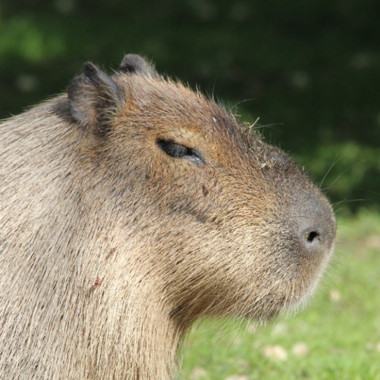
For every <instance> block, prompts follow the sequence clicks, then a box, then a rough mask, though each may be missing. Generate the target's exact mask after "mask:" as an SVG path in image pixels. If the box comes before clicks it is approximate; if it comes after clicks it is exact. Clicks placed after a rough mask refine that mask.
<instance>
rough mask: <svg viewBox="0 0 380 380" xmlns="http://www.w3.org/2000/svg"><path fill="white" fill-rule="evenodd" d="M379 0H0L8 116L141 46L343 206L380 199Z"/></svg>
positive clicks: (0, 108) (342, 209) (0, 97)
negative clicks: (249, 125)
mask: <svg viewBox="0 0 380 380" xmlns="http://www.w3.org/2000/svg"><path fill="white" fill-rule="evenodd" d="M379 10H380V9H379V2H378V1H377V0H366V1H358V0H338V1H328V0H310V1H295V0H293V1H282V0H268V1H258V0H238V1H223V0H220V1H216V0H184V1H178V0H165V1H153V0H148V1H137V0H129V1H122V0H91V1H90V0H84V1H79V0H53V1H43V0H38V1H37V0H12V1H11V0H1V2H0V89H1V91H0V118H4V117H8V116H9V115H10V114H16V113H19V112H21V111H22V110H23V109H24V108H25V107H26V106H29V105H31V104H34V103H37V102H40V101H41V100H43V99H45V98H46V97H48V96H51V95H53V94H55V93H58V92H61V91H63V90H65V88H66V86H67V85H68V83H69V81H70V79H71V78H72V77H73V76H74V75H75V74H77V73H78V72H79V71H80V70H81V68H82V65H83V62H85V61H87V60H92V61H94V62H96V63H98V64H101V65H102V66H103V67H105V68H117V66H118V64H119V62H120V61H121V58H122V56H123V54H124V53H129V52H135V53H139V54H142V55H144V56H146V57H148V58H149V59H151V60H152V61H153V62H155V63H156V65H157V68H158V70H159V71H160V72H161V73H166V74H169V75H171V76H174V77H178V78H180V79H181V80H183V81H185V82H188V83H190V84H191V85H192V86H194V85H195V84H198V85H200V88H201V89H202V90H203V91H204V92H206V93H207V94H215V96H216V97H217V98H218V99H223V101H224V102H225V104H226V105H227V107H228V108H231V109H232V110H233V111H234V112H235V113H237V114H240V115H242V118H243V119H244V120H246V121H252V122H253V121H255V120H256V119H257V118H258V117H260V119H259V123H258V125H260V126H262V127H263V128H262V130H263V133H264V135H265V136H266V139H267V140H268V141H269V142H271V143H274V144H277V145H280V146H281V147H282V148H283V149H285V150H286V151H288V152H290V153H291V155H293V156H295V157H296V158H297V159H298V161H299V162H300V164H301V165H304V166H305V167H306V168H307V170H309V172H310V173H311V175H312V176H313V177H314V179H315V180H316V182H317V183H320V182H321V181H322V180H323V185H322V187H323V188H326V190H327V193H328V195H329V197H330V198H331V199H332V200H333V201H334V202H337V204H338V206H339V207H337V211H338V213H342V214H343V215H346V214H347V213H350V212H352V211H355V210H357V209H358V208H361V207H370V208H375V209H378V208H379V207H380V206H379V199H380V144H379V143H380V91H379V88H380V52H379V47H380V22H379V18H378V14H379V13H378V11H379Z"/></svg>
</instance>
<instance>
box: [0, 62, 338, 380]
mask: <svg viewBox="0 0 380 380" xmlns="http://www.w3.org/2000/svg"><path fill="white" fill-rule="evenodd" d="M162 142H164V143H165V144H166V145H165V144H164V143H162ZM160 144H161V145H160ZM167 144H169V145H170V147H171V148H170V149H171V150H167V151H165V149H166V148H165V147H166V146H167ZM183 147H185V148H186V149H187V150H183V149H185V148H183ZM176 149H179V152H182V151H186V152H187V153H186V154H183V155H182V156H180V157H179V156H175V155H174V156H173V154H172V153H173V152H176ZM181 149H182V150H181ZM172 151H173V152H172ZM176 154H177V153H176ZM0 178H1V181H0V201H1V206H0V378H2V379H65V380H68V379H76V380H77V379H92V380H94V379H155V380H157V379H168V378H170V377H171V376H172V375H173V373H174V371H175V368H176V351H177V348H178V346H179V344H180V342H181V340H182V339H183V337H184V335H185V333H186V331H187V330H188V329H189V327H190V326H191V325H192V324H193V322H194V321H195V320H196V319H197V318H198V317H200V316H243V317H248V318H255V319H258V320H265V319H268V318H272V317H274V316H276V315H277V314H278V313H279V312H280V311H281V310H287V309H290V308H293V307H295V306H296V305H298V304H300V303H302V302H304V301H305V300H306V299H308V297H309V296H310V295H311V294H312V292H313V290H314V289H315V287H316V284H317V282H318V279H319V277H320V276H321V274H322V272H323V269H324V268H325V266H326V264H327V261H328V259H329V257H330V255H331V252H332V249H333V242H334V236H335V219H334V215H333V213H332V210H331V207H330V205H329V203H328V201H327V200H326V198H325V197H324V196H323V195H322V194H321V193H320V191H319V190H318V189H317V188H316V187H315V186H314V185H313V184H312V182H311V181H310V180H309V179H308V177H307V176H306V175H305V174H304V173H303V172H302V171H301V170H300V169H299V168H298V167H297V165H296V164H295V163H294V162H293V161H292V160H291V159H289V158H288V157H287V156H286V155H285V154H284V153H283V152H282V151H280V150H279V149H277V148H274V147H272V146H270V145H267V144H266V143H264V142H263V141H262V140H261V138H260V136H258V135H257V134H256V133H254V132H252V131H249V130H247V129H245V128H243V127H242V126H240V125H239V123H238V122H237V121H236V120H235V118H234V116H233V115H231V114H229V113H228V112H227V111H225V110H224V109H223V108H222V107H220V106H218V105H217V104H215V103H214V102H213V101H210V100H207V99H206V98H205V97H204V96H203V95H201V94H200V93H199V92H193V91H191V90H190V89H189V88H187V87H185V86H183V85H182V84H181V83H178V82H173V81H171V80H169V79H165V78H163V77H161V76H159V75H158V74H157V73H156V71H155V70H154V68H153V67H152V66H151V65H149V64H148V63H147V62H146V61H145V60H143V59H142V58H140V57H139V56H135V55H128V56H126V57H125V59H124V60H123V62H122V65H121V67H120V69H119V70H118V71H117V72H115V74H114V75H112V76H109V75H107V74H105V73H104V72H103V71H101V70H100V69H98V68H97V67H96V66H95V65H92V64H86V66H85V69H84V72H83V73H82V74H81V75H80V76H79V77H77V78H75V79H74V80H73V81H72V83H71V85H70V86H69V90H68V94H63V95H60V96H58V97H55V98H53V99H51V100H49V101H47V102H45V103H42V104H41V105H38V106H36V107H33V108H31V109H30V110H28V111H26V112H24V113H22V114H21V115H18V116H15V117H12V118H10V119H8V120H6V121H4V122H3V123H1V124H0ZM315 220H317V222H316V221H315ZM318 223H319V225H322V226H323V229H324V231H325V233H324V235H323V241H322V243H321V244H319V242H318V244H319V245H318V247H317V248H315V249H314V248H312V249H311V250H310V249H309V250H308V249H305V248H304V246H303V244H304V242H303V241H302V239H301V240H300V238H299V234H298V231H299V229H300V226H302V225H308V224H310V225H315V224H318ZM318 234H319V232H318ZM310 236H311V238H310ZM313 236H314V235H310V233H309V240H308V241H309V242H310V241H312V240H313V239H312V238H313ZM312 243H313V244H314V242H312ZM316 244H317V243H316ZM313 249H314V251H313Z"/></svg>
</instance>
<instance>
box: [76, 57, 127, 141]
mask: <svg viewBox="0 0 380 380" xmlns="http://www.w3.org/2000/svg"><path fill="white" fill-rule="evenodd" d="M68 97H69V103H70V111H71V115H72V117H73V118H74V119H75V120H76V121H77V122H78V123H79V124H81V125H82V126H83V127H85V128H86V129H90V130H92V131H93V132H94V133H95V134H98V135H104V134H105V132H106V131H107V121H108V120H109V116H110V115H111V114H112V112H113V111H114V109H115V107H116V106H117V105H118V104H119V103H120V102H121V101H122V100H123V95H122V92H121V90H120V88H119V87H118V85H117V84H116V83H115V81H114V80H113V79H112V78H111V77H110V76H109V75H107V74H106V73H104V72H103V71H102V70H100V69H99V68H98V67H97V66H95V65H94V64H93V63H90V62H88V63H86V64H85V65H84V69H83V73H82V74H81V75H79V76H77V77H75V78H74V79H73V80H72V81H71V83H70V85H69V88H68Z"/></svg>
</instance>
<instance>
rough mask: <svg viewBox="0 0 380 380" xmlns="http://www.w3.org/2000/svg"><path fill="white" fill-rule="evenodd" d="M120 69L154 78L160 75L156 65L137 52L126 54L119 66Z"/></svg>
mask: <svg viewBox="0 0 380 380" xmlns="http://www.w3.org/2000/svg"><path fill="white" fill-rule="evenodd" d="M119 71H120V72H122V73H127V74H138V75H144V76H150V77H152V78H156V77H158V73H157V71H156V69H155V68H154V66H153V65H152V64H150V63H148V62H147V61H146V60H145V59H144V58H142V57H140V56H139V55H137V54H127V55H125V56H124V58H123V60H122V61H121V64H120V66H119Z"/></svg>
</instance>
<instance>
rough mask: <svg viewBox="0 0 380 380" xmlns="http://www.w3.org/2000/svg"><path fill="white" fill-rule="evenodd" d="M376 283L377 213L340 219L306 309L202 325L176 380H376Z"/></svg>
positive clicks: (379, 312) (379, 332)
mask: <svg viewBox="0 0 380 380" xmlns="http://www.w3.org/2000/svg"><path fill="white" fill-rule="evenodd" d="M379 285H380V215H379V214H376V213H373V212H372V213H371V212H368V211H361V212H359V213H358V214H357V215H356V216H355V217H351V218H349V219H348V218H346V219H341V220H339V223H338V239H337V246H336V252H335V256H334V259H333V261H332V263H331V265H330V267H329V270H328V272H327V275H326V276H325V277H324V280H323V281H322V284H321V286H320V289H319V291H318V293H317V295H316V296H315V297H314V299H313V300H312V303H311V305H310V306H309V307H308V308H307V309H306V310H304V311H303V312H301V313H300V314H299V315H298V316H296V317H294V318H285V317H283V318H280V319H279V320H278V321H276V322H275V323H272V324H270V325H268V326H266V327H257V326H256V325H255V323H254V322H247V321H246V322H232V321H216V320H206V321H203V322H200V323H199V324H198V326H196V327H195V328H194V330H193V331H192V333H191V334H190V335H189V337H188V339H187V340H186V342H185V345H184V350H183V356H184V361H183V369H182V371H181V374H180V375H179V376H178V379H179V380H195V379H210V380H211V379H212V380H214V379H215V380H217V379H218V380H220V379H229V380H248V379H250V380H253V379H278V380H280V379H281V380H286V379H289V380H290V379H318V380H323V379H339V380H345V379H347V380H348V379H350V380H351V379H357V380H359V379H363V380H372V379H380V287H379ZM272 346H279V347H277V351H279V353H278V354H277V358H276V352H275V353H273V348H272V349H271V347H272ZM297 348H298V350H299V351H301V352H297ZM271 350H272V352H271ZM302 350H303V352H302ZM268 351H269V352H268ZM265 353H266V355H265Z"/></svg>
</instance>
